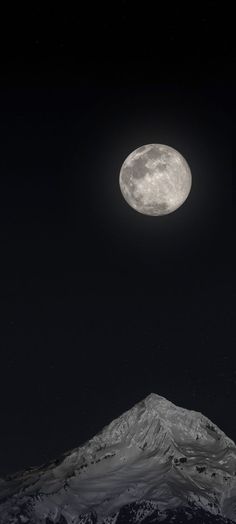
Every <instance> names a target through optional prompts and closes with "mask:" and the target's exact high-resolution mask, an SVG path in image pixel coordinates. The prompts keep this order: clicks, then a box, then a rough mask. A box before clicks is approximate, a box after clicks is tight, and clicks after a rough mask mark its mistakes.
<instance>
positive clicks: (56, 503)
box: [0, 394, 236, 524]
mask: <svg viewBox="0 0 236 524" xmlns="http://www.w3.org/2000/svg"><path fill="white" fill-rule="evenodd" d="M184 516H185V517H184ZM184 518H185V520H184ZM198 518H199V519H200V520H196V519H198ZM181 519H182V520H181ZM194 519H195V520H194ZM207 519H210V520H207ZM226 519H231V520H232V521H235V522H236V446H235V444H234V442H233V441H232V440H230V439H229V438H228V437H227V436H226V435H225V434H224V433H223V432H222V431H221V430H220V429H219V428H218V427H217V426H216V425H215V424H213V423H212V422H211V421H210V420H209V419H207V418H206V417H204V416H203V415H202V414H201V413H198V412H195V411H189V410H187V409H183V408H180V407H177V406H175V405H174V404H172V403H171V402H169V401H168V400H166V399H165V398H163V397H160V396H159V395H156V394H151V395H149V396H148V397H147V398H145V399H144V400H143V401H142V402H139V403H138V404H136V405H135V406H134V407H133V408H132V409H130V410H129V411H127V412H125V413H124V414H123V415H121V416H120V417H119V418H117V419H115V420H114V421H112V422H111V423H110V424H109V425H108V426H106V427H105V428H104V429H103V430H102V431H101V432H100V433H99V434H97V435H95V436H94V437H93V438H92V439H91V440H89V441H88V442H86V443H85V444H84V445H83V446H81V447H79V448H77V449H74V450H72V451H71V452H69V453H67V454H65V455H64V456H63V457H62V458H61V459H60V460H57V461H54V462H52V463H50V464H47V465H43V466H41V467H40V468H35V469H31V470H29V471H25V472H23V473H20V474H16V475H12V476H10V477H8V478H6V479H4V480H1V481H0V523H1V524H16V523H17V524H18V523H21V524H26V523H29V524H51V523H58V524H59V523H60V524H67V523H68V524H84V523H86V524H89V523H91V524H92V523H101V524H102V523H103V524H115V523H116V524H121V523H123V524H124V523H125V524H128V523H131V522H132V523H139V522H142V523H143V524H144V523H145V524H147V523H150V524H151V523H153V524H154V523H157V522H158V523H159V522H163V523H165V522H166V523H167V522H179V523H180V522H185V521H186V522H187V521H190V522H191V521H192V522H206V523H208V522H219V523H220V522H226Z"/></svg>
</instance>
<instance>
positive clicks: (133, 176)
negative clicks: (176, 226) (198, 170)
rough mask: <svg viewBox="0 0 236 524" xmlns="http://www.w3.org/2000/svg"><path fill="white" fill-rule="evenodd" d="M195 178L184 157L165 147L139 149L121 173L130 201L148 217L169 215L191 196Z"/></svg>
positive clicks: (150, 145)
mask: <svg viewBox="0 0 236 524" xmlns="http://www.w3.org/2000/svg"><path fill="white" fill-rule="evenodd" d="M191 184H192V177H191V171H190V168H189V166H188V164H187V162H186V160H185V159H184V157H183V156H182V155H181V154H180V153H179V152H178V151H176V150H175V149H173V148H172V147H170V146H166V145H163V144H148V145H146V146H142V147H139V148H138V149H135V151H133V152H132V153H131V154H130V155H129V156H128V157H127V158H126V160H125V161H124V163H123V165H122V167H121V171H120V189H121V192H122V194H123V196H124V198H125V200H126V202H127V203H128V204H129V205H130V206H131V207H132V208H133V209H135V210H136V211H138V212H140V213H143V214H145V215H153V216H158V215H166V214H169V213H172V212H173V211H175V210H176V209H178V208H179V207H180V206H181V205H182V204H183V203H184V201H185V200H186V198H187V197H188V194H189V192H190V189H191Z"/></svg>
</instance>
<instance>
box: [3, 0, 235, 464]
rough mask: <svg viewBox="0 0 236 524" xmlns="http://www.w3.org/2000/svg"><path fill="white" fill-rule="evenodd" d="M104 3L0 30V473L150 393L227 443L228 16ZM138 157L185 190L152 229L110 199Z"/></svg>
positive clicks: (41, 458)
mask: <svg viewBox="0 0 236 524" xmlns="http://www.w3.org/2000/svg"><path fill="white" fill-rule="evenodd" d="M110 4H112V6H111V5H110V7H109V5H108V4H107V3H105V2H102V3H99V6H98V5H97V7H96V9H95V8H94V7H93V5H92V4H91V5H90V6H89V7H88V8H87V10H86V9H85V8H84V7H81V6H80V7H79V8H78V10H77V11H75V10H73V9H72V8H71V10H70V8H69V7H68V8H65V7H63V8H62V7H60V5H57V6H56V7H51V8H50V7H48V6H47V7H45V8H44V7H43V6H41V5H40V7H35V8H33V7H32V8H31V9H26V8H22V6H20V7H18V11H15V12H14V13H12V12H10V9H9V11H5V12H2V16H1V24H2V31H1V37H0V38H1V42H0V44H1V46H0V147H1V154H0V242H1V273H0V284H1V293H0V304H1V315H0V351H1V353H0V369H1V381H0V394H1V435H0V474H5V473H6V472H10V471H15V470H18V469H21V468H24V467H28V466H32V465H37V464H41V463H42V462H45V461H47V460H49V459H52V458H55V457H56V456H57V455H59V454H61V453H62V452H64V451H67V450H68V449H70V448H73V447H76V446H78V445H79V444H81V443H82V442H83V441H84V440H86V439H88V438H90V437H91V436H93V435H94V434H95V433H96V432H97V431H99V430H100V429H101V428H102V427H103V426H104V425H105V424H107V423H108V422H109V421H111V420H112V419H113V418H115V417H116V416H119V415H120V414H121V413H122V412H123V411H125V410H126V409H129V408H130V407H131V406H132V405H133V404H135V403H136V402H138V401H139V400H141V399H142V398H143V397H145V396H146V395H148V394H149V393H151V392H155V393H158V394H160V395H163V396H166V397H167V398H168V399H169V400H171V401H173V402H174V403H176V404H179V405H182V406H183V407H186V408H189V409H196V410H199V411H202V412H203V413H204V414H205V415H207V416H208V417H209V418H211V419H212V420H213V421H214V422H215V423H216V424H218V425H220V426H221V428H222V429H223V430H224V431H225V432H226V433H227V434H228V435H229V436H230V437H231V438H233V439H236V421H235V416H234V414H235V408H236V405H235V403H236V401H235V398H236V396H235V390H236V365H235V364H236V362H235V355H234V352H233V345H234V342H235V335H234V328H233V325H234V322H235V316H234V311H233V303H234V298H235V288H233V264H232V257H233V247H232V246H233V243H234V240H233V231H232V179H231V177H232V167H231V162H232V137H231V133H232V131H231V119H232V117H231V113H232V105H233V99H234V95H233V80H232V76H231V71H232V70H233V67H234V64H233V60H232V57H231V56H230V55H231V53H230V49H231V43H230V30H229V19H230V16H231V15H230V13H228V11H227V3H224V6H223V7H222V6H219V4H218V3H217V2H213V1H211V2H204V3H203V2H198V3H195V5H194V6H190V7H191V11H190V7H189V6H188V4H185V3H183V2H182V3H176V4H178V6H177V5H176V6H175V7H173V6H172V7H171V6H170V5H169V4H168V6H166V7H164V6H163V5H162V6H161V7H160V6H159V5H158V2H155V3H154V2H153V3H152V2H150V3H149V6H148V10H146V12H145V10H144V8H143V7H144V6H143V5H142V7H139V4H138V3H137V2H136V3H134V2H132V1H130V2H128V1H127V2H125V1H123V2H122V1H120V2H119V1H117V2H114V3H112V2H111V3H110ZM154 6H156V12H155V13H154ZM153 142H154V143H155V142H157V143H164V144H168V145H170V146H172V147H174V148H176V149H177V150H179V151H180V152H181V153H182V154H183V156H184V157H185V158H186V160H187V161H188V163H189V165H190V167H191V171H192V176H193V186H192V191H191V193H190V196H189V198H188V200H187V201H186V203H185V204H184V206H183V207H181V208H180V209H179V210H178V211H176V212H175V213H173V214H171V215H167V216H165V217H160V218H157V217H156V218H155V217H154V218H153V217H148V216H144V215H141V214H139V213H136V212H135V211H133V210H132V209H131V208H129V206H128V205H127V204H126V203H125V201H124V199H123V198H122V196H121V194H120V190H119V184H118V177H119V170H120V167H121V164H122V162H123V161H124V159H125V158H126V156H127V155H128V154H129V153H130V152H131V151H132V150H133V149H135V148H137V147H139V146H141V145H143V144H147V143H153Z"/></svg>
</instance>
